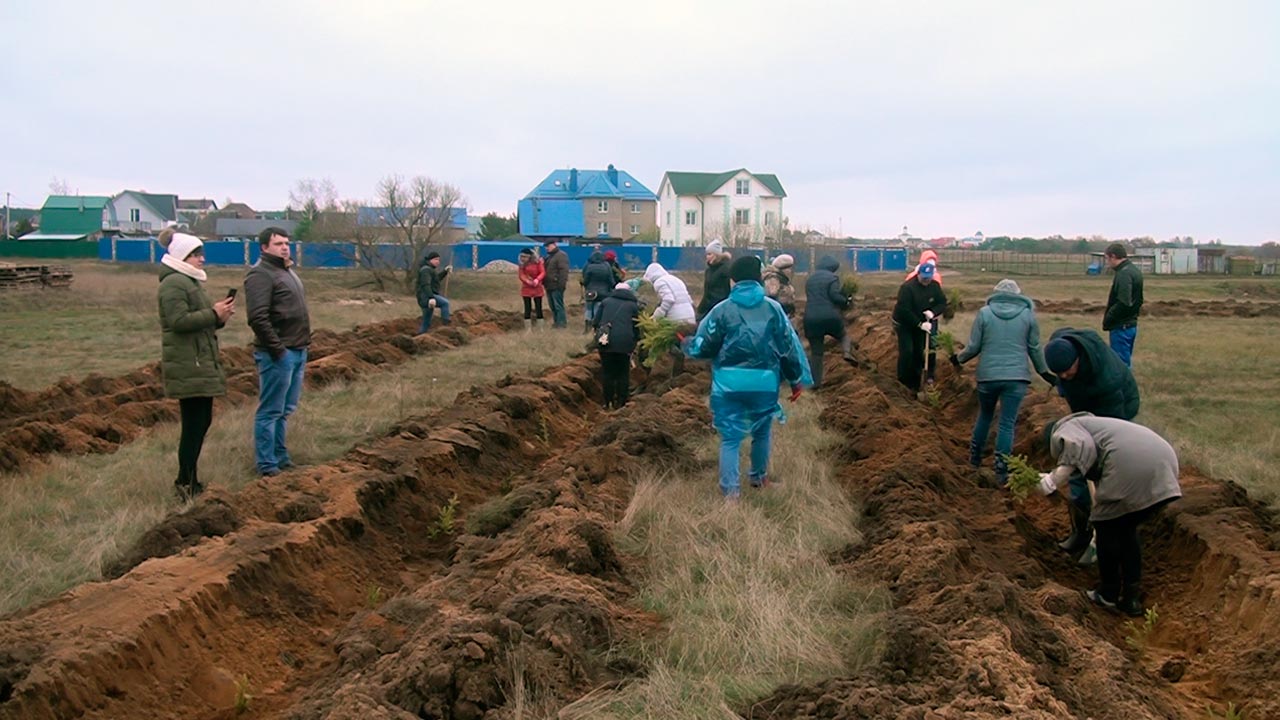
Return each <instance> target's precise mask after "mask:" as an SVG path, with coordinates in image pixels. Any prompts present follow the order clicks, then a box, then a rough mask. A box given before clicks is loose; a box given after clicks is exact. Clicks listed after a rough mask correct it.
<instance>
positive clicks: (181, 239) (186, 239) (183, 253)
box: [166, 233, 204, 261]
mask: <svg viewBox="0 0 1280 720" xmlns="http://www.w3.org/2000/svg"><path fill="white" fill-rule="evenodd" d="M202 247H204V243H203V242H201V241H200V238H198V237H196V236H195V235H188V234H186V233H174V234H173V237H172V238H171V239H170V240H169V247H168V248H166V250H167V251H168V253H169V254H170V255H172V256H173V257H174V259H176V260H183V261H185V260H186V259H187V258H188V257H190V256H191V253H193V252H195V251H196V250H198V249H199V248H202Z"/></svg>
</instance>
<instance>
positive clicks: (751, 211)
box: [658, 168, 787, 246]
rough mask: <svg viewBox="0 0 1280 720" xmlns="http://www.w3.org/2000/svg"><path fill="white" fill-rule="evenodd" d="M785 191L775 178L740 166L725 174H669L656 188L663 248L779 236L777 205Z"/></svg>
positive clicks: (780, 216) (757, 240)
mask: <svg viewBox="0 0 1280 720" xmlns="http://www.w3.org/2000/svg"><path fill="white" fill-rule="evenodd" d="M786 196H787V193H786V191H785V190H783V189H782V183H781V182H780V181H779V180H778V176H777V175H773V174H768V173H753V172H751V171H750V170H747V169H745V168H739V169H737V170H728V171H726V172H715V173H707V172H677V171H674V170H669V171H667V172H666V173H664V174H663V176H662V184H661V185H659V186H658V227H659V237H660V238H661V240H660V242H661V244H663V245H675V246H684V245H705V244H706V243H708V242H710V241H712V240H720V241H721V242H724V243H725V244H726V245H729V246H746V245H753V244H760V243H765V242H771V241H775V240H777V239H778V238H780V237H781V236H782V226H783V217H784V216H783V214H782V201H783V199H784V198H786Z"/></svg>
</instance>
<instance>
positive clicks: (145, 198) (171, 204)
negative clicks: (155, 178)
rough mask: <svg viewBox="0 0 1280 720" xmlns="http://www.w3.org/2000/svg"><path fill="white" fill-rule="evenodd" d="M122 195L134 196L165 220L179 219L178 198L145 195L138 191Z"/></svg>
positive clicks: (152, 194)
mask: <svg viewBox="0 0 1280 720" xmlns="http://www.w3.org/2000/svg"><path fill="white" fill-rule="evenodd" d="M120 194H121V195H132V196H134V197H136V198H138V199H139V200H141V201H142V202H143V204H145V205H146V206H147V207H149V208H151V212H154V213H155V214H156V215H157V216H158V217H160V218H161V219H163V220H177V219H178V196H177V195H164V194H159V193H144V192H138V191H137V190H125V191H124V192H123V193H120Z"/></svg>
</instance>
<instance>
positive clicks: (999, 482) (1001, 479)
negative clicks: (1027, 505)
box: [992, 452, 1009, 487]
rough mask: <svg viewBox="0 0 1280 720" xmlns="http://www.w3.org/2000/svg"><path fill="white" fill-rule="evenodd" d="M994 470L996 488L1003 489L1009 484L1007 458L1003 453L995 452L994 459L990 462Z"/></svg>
mask: <svg viewBox="0 0 1280 720" xmlns="http://www.w3.org/2000/svg"><path fill="white" fill-rule="evenodd" d="M992 465H994V466H995V470H996V487H1004V486H1006V485H1008V484H1009V462H1008V456H1007V455H1005V454H1004V453H1001V452H997V453H996V458H995V460H994V461H993V462H992Z"/></svg>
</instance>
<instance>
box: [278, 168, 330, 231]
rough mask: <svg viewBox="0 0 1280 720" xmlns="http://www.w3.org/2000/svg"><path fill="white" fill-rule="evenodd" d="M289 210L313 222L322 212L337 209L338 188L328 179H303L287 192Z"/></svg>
mask: <svg viewBox="0 0 1280 720" xmlns="http://www.w3.org/2000/svg"><path fill="white" fill-rule="evenodd" d="M288 209H289V210H291V211H293V212H296V213H300V214H301V215H302V217H304V218H306V219H308V220H310V221H312V222H315V220H316V218H318V217H319V216H320V213H322V212H332V211H335V210H337V209H338V188H337V187H335V186H334V184H333V180H331V179H329V178H321V179H319V180H316V179H315V178H303V179H301V180H298V181H297V182H295V183H294V184H293V189H292V190H290V191H289V208H288Z"/></svg>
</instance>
